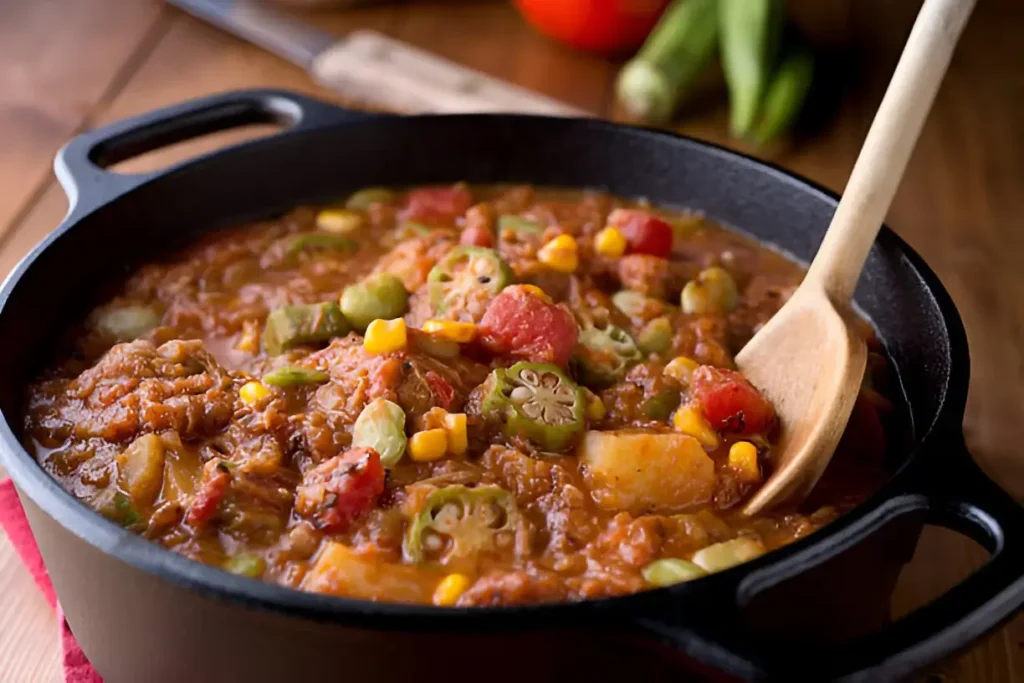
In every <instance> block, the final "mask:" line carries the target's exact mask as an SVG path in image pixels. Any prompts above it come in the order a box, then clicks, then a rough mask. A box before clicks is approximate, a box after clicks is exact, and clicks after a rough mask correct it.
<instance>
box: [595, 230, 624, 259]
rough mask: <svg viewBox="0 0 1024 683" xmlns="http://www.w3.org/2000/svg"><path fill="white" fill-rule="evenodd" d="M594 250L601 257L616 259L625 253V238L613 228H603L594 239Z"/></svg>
mask: <svg viewBox="0 0 1024 683" xmlns="http://www.w3.org/2000/svg"><path fill="white" fill-rule="evenodd" d="M594 249H595V250H597V253H598V254H600V255H601V256H610V257H611V258H618V257H620V256H622V255H623V254H625V253H626V237H625V235H623V234H622V233H621V232H619V231H618V230H616V229H615V228H605V229H604V230H602V231H601V232H599V233H597V236H596V237H594Z"/></svg>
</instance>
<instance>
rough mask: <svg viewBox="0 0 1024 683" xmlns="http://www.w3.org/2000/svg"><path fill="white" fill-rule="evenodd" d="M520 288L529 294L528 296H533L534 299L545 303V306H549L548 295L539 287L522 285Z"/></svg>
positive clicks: (549, 298)
mask: <svg viewBox="0 0 1024 683" xmlns="http://www.w3.org/2000/svg"><path fill="white" fill-rule="evenodd" d="M522 287H523V289H525V290H526V291H527V292H529V293H530V294H533V295H534V296H535V297H537V298H538V299H540V300H541V301H543V302H544V303H546V304H550V303H551V297H550V296H548V293H547V292H545V291H544V290H543V289H541V288H540V287H538V286H537V285H523V286H522Z"/></svg>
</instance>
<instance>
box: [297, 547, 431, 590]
mask: <svg viewBox="0 0 1024 683" xmlns="http://www.w3.org/2000/svg"><path fill="white" fill-rule="evenodd" d="M438 579H440V576H437V577H431V576H430V575H425V574H424V572H423V571H421V570H418V569H417V568H415V567H410V566H404V565H400V564H389V563H386V562H383V561H381V559H380V558H377V557H374V554H373V553H364V552H359V551H357V550H355V549H353V548H350V547H348V546H346V545H344V544H342V543H337V542H333V541H332V542H328V543H325V544H324V546H323V548H322V549H321V550H320V554H319V555H318V556H317V558H316V562H315V563H314V564H313V568H312V569H310V570H309V573H308V574H306V577H305V579H304V580H303V582H302V589H303V590H306V591H312V592H314V593H329V594H331V595H341V596H345V597H350V598H362V599H364V600H375V601H377V600H380V601H386V602H412V603H415V602H429V601H430V596H431V594H432V592H433V590H434V584H435V583H436V582H437V580H438Z"/></svg>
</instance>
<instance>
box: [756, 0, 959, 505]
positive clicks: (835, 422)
mask: <svg viewBox="0 0 1024 683" xmlns="http://www.w3.org/2000/svg"><path fill="white" fill-rule="evenodd" d="M974 3H975V0H925V3H924V5H923V7H922V8H921V12H920V14H918V16H917V21H916V22H915V23H914V28H913V30H912V31H911V33H910V38H909V39H908V40H907V44H906V47H904V49H903V55H902V56H901V57H900V62H899V64H898V65H897V66H896V71H895V73H894V74H893V77H892V81H891V82H890V83H889V88H888V90H887V91H886V93H885V97H884V98H883V99H882V104H881V105H880V106H879V108H878V113H877V114H876V115H875V120H874V122H873V123H872V124H871V129H870V130H869V131H868V135H867V139H865V141H864V147H863V148H862V149H861V152H860V156H859V157H858V158H857V163H856V164H855V165H854V167H853V172H852V173H851V175H850V180H849V182H848V183H847V185H846V190H845V192H844V193H843V197H842V200H841V201H840V202H839V206H838V208H837V209H836V213H835V215H834V216H833V218H832V223H831V225H829V228H828V232H827V233H826V234H825V238H824V240H823V241H822V243H821V247H820V248H819V249H818V254H817V256H815V258H814V262H813V263H811V267H810V270H808V272H807V276H806V277H805V278H804V281H803V283H802V284H801V285H800V288H799V289H797V290H796V292H795V293H794V294H793V296H792V298H791V299H790V300H789V301H788V302H787V303H786V305H784V306H783V307H782V309H781V310H780V311H779V312H778V313H776V314H775V316H774V317H773V318H772V319H771V320H770V321H768V323H767V324H766V325H765V326H764V327H763V328H761V330H760V331H758V333H757V334H756V335H754V338H753V339H751V340H750V341H749V342H747V345H746V346H744V347H743V350H742V351H740V353H739V355H738V356H737V357H736V364H737V366H738V367H739V369H740V370H741V371H742V372H743V374H745V375H746V376H747V378H749V379H750V381H751V382H753V384H754V385H755V386H756V387H758V388H759V389H760V390H761V391H762V392H764V394H765V395H766V396H767V397H768V398H769V399H770V400H771V401H772V402H773V403H774V404H775V407H776V409H777V411H778V414H779V420H780V427H781V434H780V441H779V444H778V446H777V447H776V451H775V452H776V453H777V455H776V457H775V460H774V463H773V465H774V472H773V473H772V475H771V477H769V478H768V481H767V482H765V484H764V486H763V487H761V489H760V490H759V491H758V492H757V494H756V495H755V496H754V497H753V498H752V499H751V500H750V502H749V503H747V506H746V508H745V509H744V512H745V513H746V514H748V515H752V514H755V513H757V512H759V511H761V510H763V509H766V508H768V507H771V506H773V505H776V504H778V503H781V502H783V501H789V502H797V501H799V500H802V499H803V497H805V496H806V495H807V494H808V493H809V492H810V490H811V489H812V488H813V487H814V485H815V484H816V483H817V481H818V478H819V477H820V476H821V474H822V472H824V470H825V466H826V465H828V463H829V460H831V458H832V453H833V452H834V451H835V448H836V446H837V445H838V443H839V437H841V436H842V434H843V429H844V428H845V427H846V423H847V421H848V420H849V419H850V412H851V411H852V410H853V403H854V401H855V400H856V398H857V394H858V392H859V390H860V385H861V380H862V379H863V377H864V368H865V363H866V360H867V349H866V347H865V344H864V340H863V339H862V338H861V336H860V335H859V334H858V332H857V330H856V329H855V328H854V327H853V326H852V325H851V320H852V318H853V316H854V313H853V311H852V306H851V297H852V295H853V290H854V287H855V285H856V284H857V279H858V278H859V277H860V272H861V270H862V269H863V268H864V263H865V261H866V260H867V256H868V252H869V251H870V249H871V245H872V244H873V243H874V241H875V237H876V236H877V235H878V231H879V229H880V228H881V227H882V220H883V219H884V218H885V214H886V212H887V211H888V209H889V205H890V203H891V202H892V198H893V195H894V194H895V193H896V188H897V186H898V185H899V182H900V178H902V176H903V171H904V170H905V169H906V166H907V161H908V159H909V158H910V153H911V151H913V149H914V145H915V144H916V142H917V138H918V136H919V135H920V133H921V127H922V126H923V125H924V121H925V118H926V117H927V115H928V112H929V110H930V109H931V106H932V102H933V100H934V99H935V94H936V93H937V92H938V89H939V84H940V83H941V82H942V78H943V76H944V75H945V73H946V68H947V67H948V66H949V61H950V59H951V58H952V56H953V50H954V48H955V47H956V43H957V40H958V39H959V37H960V33H961V32H962V31H963V28H964V26H965V25H966V23H967V19H968V17H969V16H970V13H971V10H972V9H973V7H974Z"/></svg>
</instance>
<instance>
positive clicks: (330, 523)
mask: <svg viewBox="0 0 1024 683" xmlns="http://www.w3.org/2000/svg"><path fill="white" fill-rule="evenodd" d="M383 492H384V467H383V466H382V465H381V464H380V455H378V454H377V451H375V450H373V449H372V448H353V449H352V450H350V451H347V452H345V453H342V454H341V455H336V456H334V457H333V458H331V459H330V460H326V461H324V462H322V463H320V464H319V465H317V466H316V467H314V468H313V469H312V470H310V471H309V472H307V473H306V476H305V477H304V478H303V480H302V485H301V486H299V487H298V488H297V489H296V491H295V511H296V512H297V513H299V514H300V515H302V516H303V517H306V518H309V519H311V520H312V521H313V522H314V524H316V526H317V527H318V528H320V529H323V530H325V531H328V532H330V531H343V530H344V529H345V528H347V527H348V525H349V524H351V523H352V522H353V521H354V520H356V519H357V518H358V517H359V516H360V515H361V514H362V513H364V512H366V511H367V510H369V509H370V508H371V507H373V504H374V503H375V502H376V500H377V498H378V497H379V496H380V494H381V493H383Z"/></svg>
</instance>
